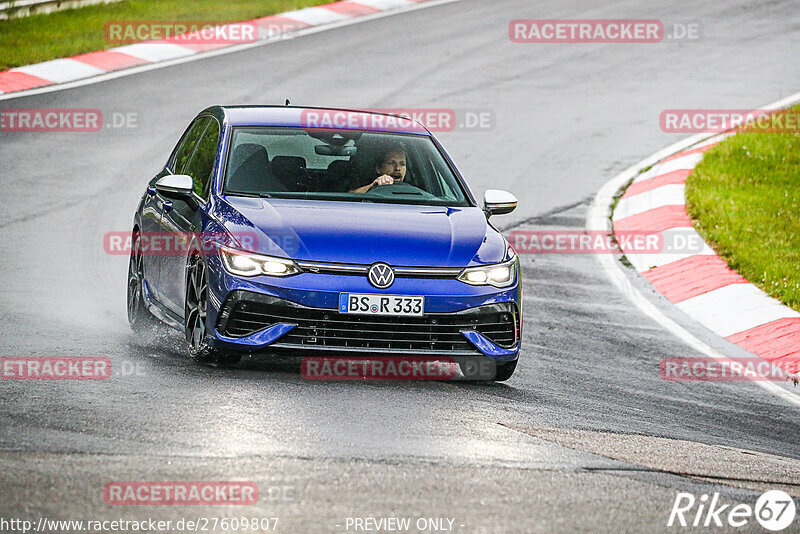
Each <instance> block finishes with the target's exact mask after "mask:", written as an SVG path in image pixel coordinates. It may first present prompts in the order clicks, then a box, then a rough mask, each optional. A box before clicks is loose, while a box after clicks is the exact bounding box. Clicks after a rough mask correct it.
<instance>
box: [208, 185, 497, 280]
mask: <svg viewBox="0 0 800 534" xmlns="http://www.w3.org/2000/svg"><path fill="white" fill-rule="evenodd" d="M217 215H218V216H219V217H220V219H221V220H222V221H223V222H224V224H225V227H226V229H227V230H228V231H229V232H231V233H232V234H233V235H234V236H235V237H237V239H238V240H239V241H240V243H241V244H242V248H244V249H246V250H250V251H252V252H259V253H261V254H270V255H273V256H283V257H290V258H292V259H296V260H306V261H319V262H339V263H358V264H365V265H369V264H372V263H374V262H378V261H382V262H386V263H388V264H390V265H397V266H420V267H464V266H468V265H481V264H487V263H496V262H500V261H502V260H503V258H504V257H505V254H506V244H505V240H504V239H503V237H502V236H501V235H500V233H499V232H498V231H497V230H495V229H494V228H493V227H492V226H491V225H489V224H488V222H487V221H486V216H485V214H484V213H483V211H481V210H480V209H479V208H476V207H466V208H447V207H438V206H412V205H402V204H379V203H374V204H373V203H355V202H340V201H310V200H294V199H257V198H246V197H225V201H223V202H221V203H220V204H219V205H218V209H217ZM242 236H244V238H241V237H242ZM251 237H255V239H251Z"/></svg>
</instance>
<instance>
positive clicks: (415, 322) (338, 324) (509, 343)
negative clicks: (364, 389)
mask: <svg viewBox="0 0 800 534" xmlns="http://www.w3.org/2000/svg"><path fill="white" fill-rule="evenodd" d="M276 323H288V324H296V325H297V327H295V328H293V329H292V330H291V331H289V333H288V334H286V335H284V336H283V337H281V338H280V339H278V341H277V342H276V343H274V344H273V346H275V347H280V346H282V345H283V346H287V345H292V346H303V347H308V348H312V347H313V348H325V349H332V350H335V349H342V350H359V349H361V350H363V349H377V350H380V349H384V350H398V351H399V350H402V351H412V352H416V351H419V352H422V353H424V352H460V353H476V354H477V353H479V351H477V349H475V347H474V346H473V345H472V344H471V343H470V342H469V341H467V339H466V338H465V337H464V336H463V335H462V334H461V331H462V330H476V331H478V332H480V333H481V334H482V335H484V336H485V337H486V338H488V339H490V340H491V341H492V342H494V343H496V344H497V345H499V346H501V347H506V348H509V347H513V346H514V344H515V343H516V341H517V332H518V331H519V313H518V311H517V307H516V305H515V304H513V303H502V304H492V305H488V306H481V307H479V308H473V309H471V310H467V311H464V312H459V313H450V314H426V315H424V316H423V317H375V316H367V315H348V314H340V313H339V312H338V311H336V310H324V309H317V308H307V307H304V306H299V305H296V304H294V303H290V302H287V301H284V300H281V299H276V298H272V297H268V296H264V295H258V294H255V293H248V292H244V291H236V292H234V293H233V294H232V295H231V297H229V298H228V300H227V301H226V303H225V305H224V306H223V309H222V311H221V313H220V320H219V324H218V329H219V331H220V332H221V333H222V334H223V335H226V336H229V337H245V336H249V335H250V334H253V333H255V332H258V331H259V330H263V329H264V328H267V327H269V326H271V325H274V324H276Z"/></svg>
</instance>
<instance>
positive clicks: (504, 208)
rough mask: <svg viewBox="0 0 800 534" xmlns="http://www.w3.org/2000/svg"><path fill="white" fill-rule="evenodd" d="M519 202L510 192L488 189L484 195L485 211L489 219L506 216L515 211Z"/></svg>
mask: <svg viewBox="0 0 800 534" xmlns="http://www.w3.org/2000/svg"><path fill="white" fill-rule="evenodd" d="M518 202H519V201H518V200H517V197H515V196H514V195H512V194H511V193H509V192H508V191H501V190H500V189H488V190H487V191H486V192H485V193H484V194H483V211H485V212H486V218H487V219H488V218H489V217H491V216H492V215H505V214H506V213H511V212H512V211H514V210H515V209H516V208H517V203H518Z"/></svg>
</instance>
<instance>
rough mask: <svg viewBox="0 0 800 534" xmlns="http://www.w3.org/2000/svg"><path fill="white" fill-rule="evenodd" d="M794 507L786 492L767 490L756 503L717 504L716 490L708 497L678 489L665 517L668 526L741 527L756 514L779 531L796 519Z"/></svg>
mask: <svg viewBox="0 0 800 534" xmlns="http://www.w3.org/2000/svg"><path fill="white" fill-rule="evenodd" d="M796 514H797V509H796V508H795V504H794V501H793V500H792V498H791V497H790V496H789V494H787V493H785V492H783V491H780V490H770V491H767V492H765V493H763V494H762V495H761V496H759V498H758V500H757V501H756V505H755V506H754V507H753V506H750V505H749V504H735V505H734V504H720V502H719V493H714V495H712V496H711V497H710V498H709V496H708V495H705V494H704V495H701V496H700V498H699V499H698V498H696V497H695V496H694V495H692V494H691V493H684V492H681V493H678V495H676V496H675V502H674V503H673V505H672V512H670V514H669V520H668V521H667V526H668V527H673V526H676V527H677V526H681V527H704V528H708V527H712V528H713V527H723V526H728V527H734V528H738V527H743V526H745V525H748V524H749V523H750V521H751V520H752V519H753V517H755V519H756V521H758V523H759V524H760V525H761V526H762V527H763V528H765V529H767V530H770V531H772V532H779V531H781V530H784V529H786V528H788V527H789V526H790V525H791V524H792V523H793V522H794V519H795V516H796Z"/></svg>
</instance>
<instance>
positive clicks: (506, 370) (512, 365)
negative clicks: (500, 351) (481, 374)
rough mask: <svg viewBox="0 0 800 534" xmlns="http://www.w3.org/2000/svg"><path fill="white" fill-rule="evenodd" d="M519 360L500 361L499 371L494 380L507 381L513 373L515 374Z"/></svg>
mask: <svg viewBox="0 0 800 534" xmlns="http://www.w3.org/2000/svg"><path fill="white" fill-rule="evenodd" d="M517 361H519V360H514V361H513V362H505V363H498V364H497V373H496V374H495V377H494V381H495V382H505V381H506V380H508V379H509V378H511V375H513V374H514V371H515V370H516V369H517Z"/></svg>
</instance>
